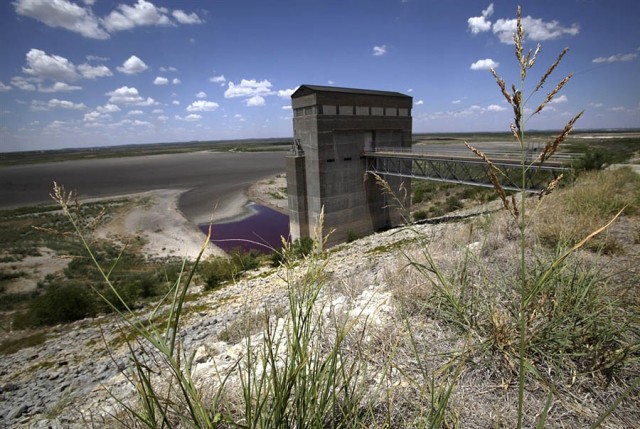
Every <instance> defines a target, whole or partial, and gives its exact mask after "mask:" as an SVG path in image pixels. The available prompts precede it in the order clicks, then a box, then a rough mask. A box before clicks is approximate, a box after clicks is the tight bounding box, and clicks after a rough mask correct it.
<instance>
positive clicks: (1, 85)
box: [0, 82, 11, 92]
mask: <svg viewBox="0 0 640 429" xmlns="http://www.w3.org/2000/svg"><path fill="white" fill-rule="evenodd" d="M7 91H11V87H10V86H9V85H5V84H4V83H2V82H0V92H7Z"/></svg>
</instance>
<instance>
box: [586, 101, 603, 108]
mask: <svg viewBox="0 0 640 429" xmlns="http://www.w3.org/2000/svg"><path fill="white" fill-rule="evenodd" d="M602 106H603V104H602V103H593V102H591V103H589V107H593V108H594V109H599V108H600V107H602Z"/></svg>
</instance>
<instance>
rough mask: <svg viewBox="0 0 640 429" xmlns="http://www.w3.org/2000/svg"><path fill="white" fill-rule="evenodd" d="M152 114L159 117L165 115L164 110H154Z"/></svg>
mask: <svg viewBox="0 0 640 429" xmlns="http://www.w3.org/2000/svg"><path fill="white" fill-rule="evenodd" d="M151 113H153V114H155V115H159V114H160V113H164V110H162V109H153V110H152V111H151Z"/></svg>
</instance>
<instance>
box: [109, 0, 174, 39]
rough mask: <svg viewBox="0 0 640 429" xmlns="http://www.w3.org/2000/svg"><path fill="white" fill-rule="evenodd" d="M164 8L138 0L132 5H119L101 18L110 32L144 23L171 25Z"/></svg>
mask: <svg viewBox="0 0 640 429" xmlns="http://www.w3.org/2000/svg"><path fill="white" fill-rule="evenodd" d="M167 12H168V10H167V9H166V8H163V7H160V8H157V7H156V6H155V5H154V4H153V3H150V2H147V1H145V0H138V2H137V3H136V4H135V5H133V6H128V5H125V4H121V5H119V6H118V7H117V8H116V10H114V11H112V12H111V13H110V14H109V15H108V16H107V17H106V18H104V19H103V20H102V22H103V24H104V26H105V28H106V29H107V30H108V31H110V32H115V31H122V30H129V29H131V28H134V27H139V26H144V25H171V24H172V23H171V20H170V19H169V17H168V16H167V15H166V14H167Z"/></svg>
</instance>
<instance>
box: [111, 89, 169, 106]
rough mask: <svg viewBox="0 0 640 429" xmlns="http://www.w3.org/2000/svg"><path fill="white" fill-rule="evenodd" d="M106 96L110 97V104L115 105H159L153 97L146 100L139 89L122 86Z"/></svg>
mask: <svg viewBox="0 0 640 429" xmlns="http://www.w3.org/2000/svg"><path fill="white" fill-rule="evenodd" d="M105 95H107V96H109V97H110V98H109V103H113V104H134V105H136V106H151V105H153V104H157V103H156V101H155V100H154V99H153V98H151V97H147V98H146V99H145V98H143V97H141V96H140V94H139V93H138V90H137V88H129V87H128V86H122V87H120V88H118V89H116V90H114V91H110V92H107V93H106V94H105Z"/></svg>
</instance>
